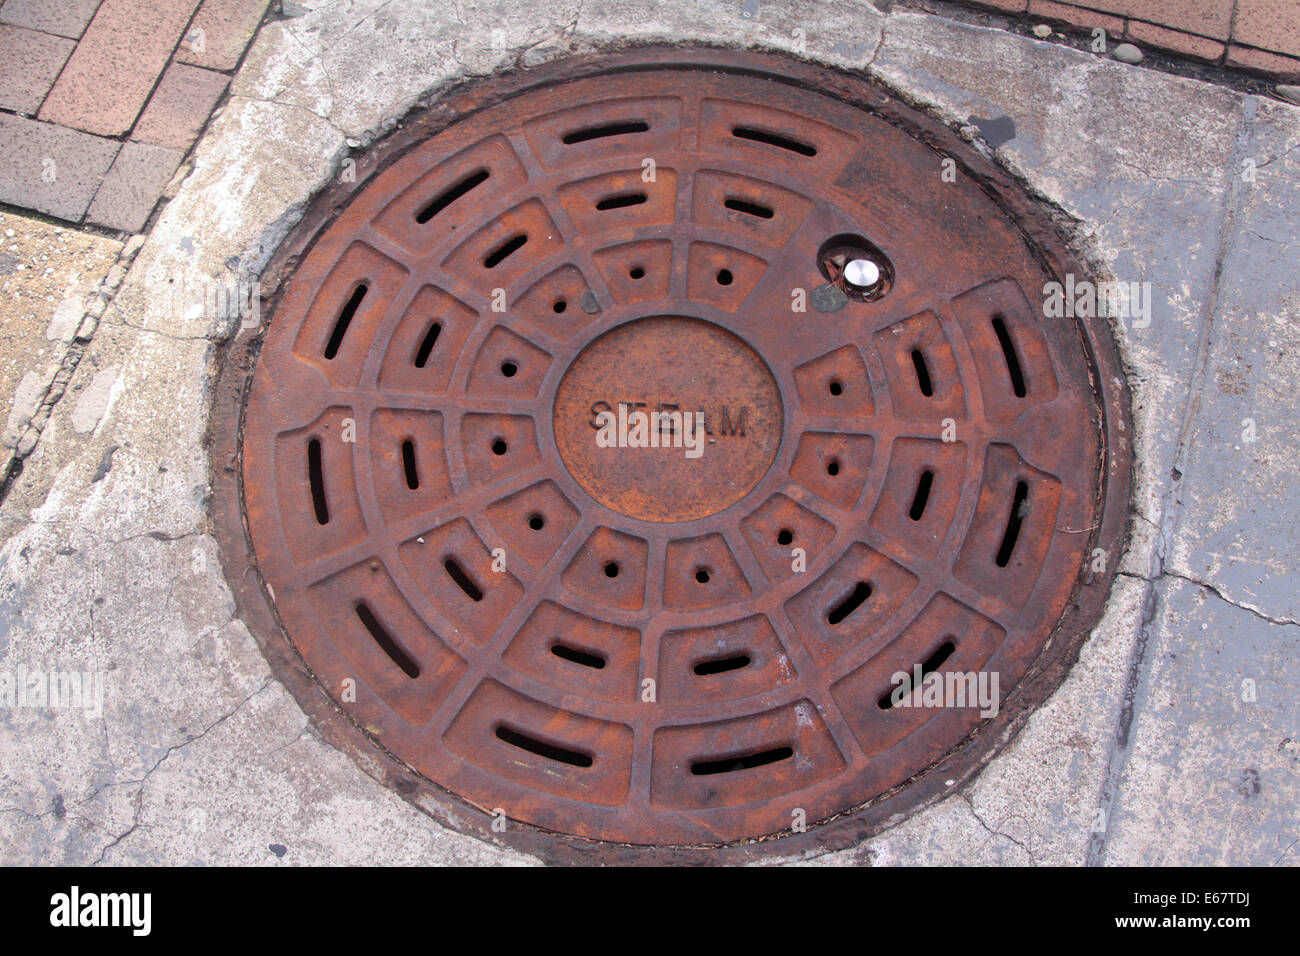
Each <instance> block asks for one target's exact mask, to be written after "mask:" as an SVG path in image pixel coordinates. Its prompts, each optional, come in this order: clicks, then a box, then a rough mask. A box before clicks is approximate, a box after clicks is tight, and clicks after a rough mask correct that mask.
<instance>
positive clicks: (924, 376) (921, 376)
mask: <svg viewBox="0 0 1300 956" xmlns="http://www.w3.org/2000/svg"><path fill="white" fill-rule="evenodd" d="M912 366H913V367H914V368H915V369H916V384H917V387H918V388H920V389H921V394H922V395H924V396H925V397H926V398H929V397H930V396H931V395H933V394H934V385H933V384H932V383H931V381H930V370H929V369H928V368H926V365H925V356H924V355H922V354H921V350H920V349H912Z"/></svg>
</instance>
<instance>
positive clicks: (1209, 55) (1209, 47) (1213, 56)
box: [1128, 20, 1224, 63]
mask: <svg viewBox="0 0 1300 956" xmlns="http://www.w3.org/2000/svg"><path fill="white" fill-rule="evenodd" d="M1128 39H1130V40H1134V41H1136V42H1138V43H1143V44H1146V45H1147V46H1154V47H1159V48H1160V49H1161V50H1172V51H1173V52H1174V53H1181V54H1182V55H1183V56H1190V57H1194V58H1195V59H1198V60H1209V61H1210V62H1212V63H1213V62H1215V61H1216V60H1218V59H1219V57H1221V56H1223V50H1224V46H1223V44H1222V43H1220V42H1219V41H1218V40H1207V39H1206V38H1205V37H1198V36H1192V34H1190V33H1183V32H1182V31H1181V30H1166V29H1165V28H1164V27H1158V26H1156V25H1155V24H1153V23H1143V22H1141V21H1140V20H1130V21H1129V22H1128Z"/></svg>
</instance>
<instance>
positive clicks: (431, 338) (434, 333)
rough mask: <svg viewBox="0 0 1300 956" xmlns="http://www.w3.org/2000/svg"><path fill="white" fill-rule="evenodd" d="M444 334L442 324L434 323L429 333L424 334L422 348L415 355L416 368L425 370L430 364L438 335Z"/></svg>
mask: <svg viewBox="0 0 1300 956" xmlns="http://www.w3.org/2000/svg"><path fill="white" fill-rule="evenodd" d="M441 332H442V323H440V322H434V323H433V324H432V325H430V326H429V331H428V332H426V333H424V339H423V340H421V342H420V348H419V349H418V350H417V351H416V353H415V367H416V368H424V367H425V365H427V364H429V356H430V355H432V354H433V347H434V345H436V344H437V342H438V335H439V334H440V333H441Z"/></svg>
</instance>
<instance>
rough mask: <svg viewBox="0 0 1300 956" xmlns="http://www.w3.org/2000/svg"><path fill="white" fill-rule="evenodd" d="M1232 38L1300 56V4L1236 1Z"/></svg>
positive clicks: (1299, 0) (1285, 0) (1286, 0)
mask: <svg viewBox="0 0 1300 956" xmlns="http://www.w3.org/2000/svg"><path fill="white" fill-rule="evenodd" d="M1232 38H1233V39H1234V40H1236V41H1237V42H1238V43H1245V44H1246V45H1248V46H1257V47H1262V48H1263V49H1265V50H1276V51H1277V52H1279V53H1289V54H1291V55H1292V56H1300V0H1237V18H1236V19H1235V20H1233V22H1232Z"/></svg>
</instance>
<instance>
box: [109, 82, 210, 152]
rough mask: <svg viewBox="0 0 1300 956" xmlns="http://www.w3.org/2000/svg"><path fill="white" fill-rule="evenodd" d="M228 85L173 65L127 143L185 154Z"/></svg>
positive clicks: (150, 99)
mask: <svg viewBox="0 0 1300 956" xmlns="http://www.w3.org/2000/svg"><path fill="white" fill-rule="evenodd" d="M229 82H230V79H229V77H226V76H223V75H222V74H220V73H213V72H212V71H211V70H201V69H199V68H198V67H197V66H185V65H184V64H181V63H173V64H172V65H171V66H169V67H167V72H166V73H164V74H163V78H162V80H161V82H159V84H158V89H156V90H154V94H153V96H151V97H150V98H149V105H148V106H146V107H145V108H144V113H143V114H142V115H141V116H140V122H138V123H136V124H135V129H134V130H132V132H131V139H133V140H137V141H139V142H142V143H152V144H153V145H155V146H167V147H169V148H171V149H179V150H180V151H181V152H182V153H183V152H185V151H187V150H188V149H189V148H190V146H191V145H192V144H193V143H194V140H196V139H197V138H198V135H199V132H200V131H201V130H202V129H203V124H204V123H206V122H207V120H208V115H209V114H210V113H211V112H212V108H213V107H214V106H216V105H217V100H219V99H221V94H222V93H224V92H225V89H226V84H227V83H229Z"/></svg>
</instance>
